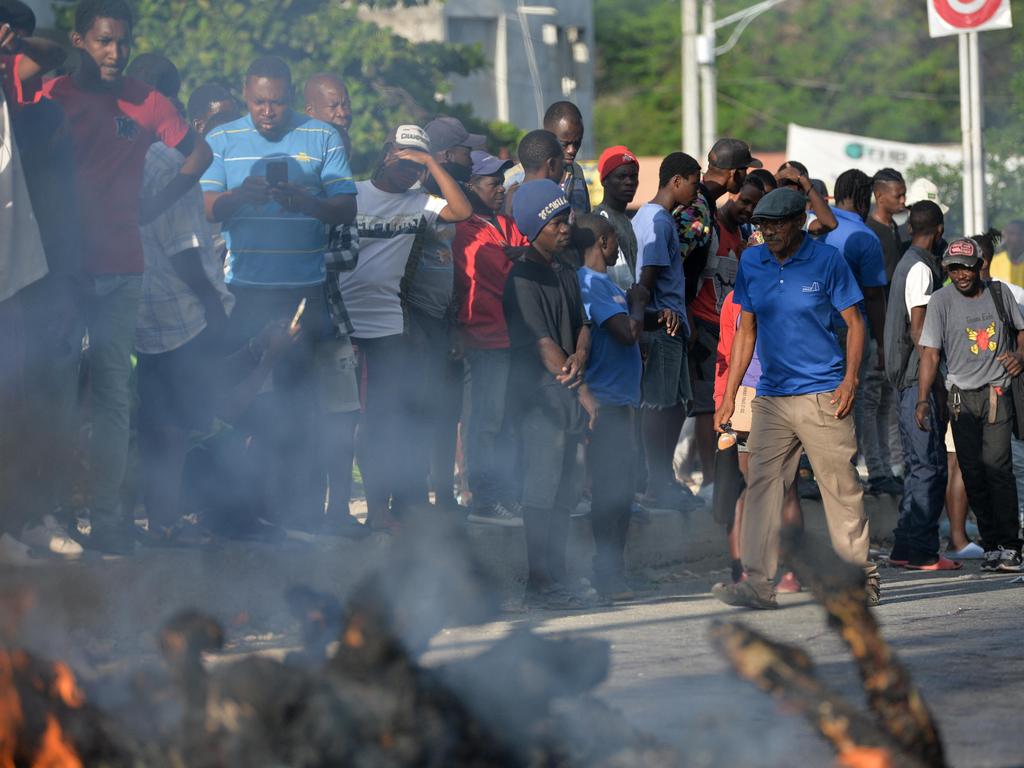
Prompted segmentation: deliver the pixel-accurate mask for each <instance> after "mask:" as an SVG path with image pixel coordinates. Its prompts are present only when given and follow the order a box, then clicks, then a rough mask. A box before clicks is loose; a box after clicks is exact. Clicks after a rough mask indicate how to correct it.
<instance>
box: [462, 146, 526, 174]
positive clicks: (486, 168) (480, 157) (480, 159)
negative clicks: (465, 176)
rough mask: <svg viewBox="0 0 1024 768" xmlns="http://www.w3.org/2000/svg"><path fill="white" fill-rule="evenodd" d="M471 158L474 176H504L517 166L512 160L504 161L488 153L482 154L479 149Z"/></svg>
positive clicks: (470, 154)
mask: <svg viewBox="0 0 1024 768" xmlns="http://www.w3.org/2000/svg"><path fill="white" fill-rule="evenodd" d="M469 157H470V159H472V161H473V170H472V171H471V173H472V174H473V175H474V176H498V175H499V174H501V175H504V173H505V171H507V170H508V169H509V168H511V167H512V166H513V165H515V163H513V162H512V161H511V160H502V159H501V158H499V157H495V156H494V155H491V154H488V153H487V152H482V151H481V150H479V149H477V150H474V151H473V152H470V153H469Z"/></svg>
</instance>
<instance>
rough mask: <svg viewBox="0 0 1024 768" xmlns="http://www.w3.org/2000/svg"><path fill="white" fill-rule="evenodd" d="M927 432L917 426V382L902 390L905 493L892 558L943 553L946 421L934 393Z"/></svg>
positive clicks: (920, 560)
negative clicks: (940, 540)
mask: <svg viewBox="0 0 1024 768" xmlns="http://www.w3.org/2000/svg"><path fill="white" fill-rule="evenodd" d="M930 400H931V404H932V407H931V412H930V416H929V420H928V422H929V426H930V427H931V429H930V430H929V431H927V432H925V431H923V430H921V429H920V428H919V427H918V426H917V418H916V416H915V414H916V411H917V386H916V385H915V386H912V387H906V388H904V389H902V390H901V391H900V400H899V418H900V438H901V440H902V441H903V460H904V462H905V465H906V469H905V471H904V478H905V479H904V485H903V496H902V498H901V499H900V516H899V521H898V522H897V524H896V529H895V530H894V531H893V538H894V543H893V547H892V555H891V557H892V559H894V560H909V561H910V562H911V563H912V564H913V565H926V564H928V563H930V562H933V561H934V560H935V558H936V557H938V554H939V517H940V515H941V514H942V507H943V505H944V504H945V497H946V479H947V472H946V422H945V420H944V419H941V418H940V417H939V412H938V407H937V405H936V402H935V396H934V395H932V397H931V398H930Z"/></svg>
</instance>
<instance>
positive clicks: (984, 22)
mask: <svg viewBox="0 0 1024 768" xmlns="http://www.w3.org/2000/svg"><path fill="white" fill-rule="evenodd" d="M1012 24H1013V21H1012V19H1011V14H1010V0H928V27H929V31H930V32H931V35H932V37H941V36H944V35H956V34H961V33H964V32H982V31H984V30H988V29H1006V28H1007V27H1010V26H1012Z"/></svg>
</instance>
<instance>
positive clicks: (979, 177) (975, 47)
mask: <svg viewBox="0 0 1024 768" xmlns="http://www.w3.org/2000/svg"><path fill="white" fill-rule="evenodd" d="M967 50H968V57H969V58H970V72H971V165H972V174H971V183H972V184H973V186H974V191H973V193H972V195H971V198H972V200H973V202H974V221H973V222H972V229H971V232H973V233H975V234H979V235H980V234H982V233H983V232H984V231H985V230H986V229H988V221H987V218H988V217H987V216H986V210H985V142H984V129H985V112H984V108H983V106H982V100H981V88H982V85H981V39H980V38H979V37H978V33H977V32H969V33H968V34H967Z"/></svg>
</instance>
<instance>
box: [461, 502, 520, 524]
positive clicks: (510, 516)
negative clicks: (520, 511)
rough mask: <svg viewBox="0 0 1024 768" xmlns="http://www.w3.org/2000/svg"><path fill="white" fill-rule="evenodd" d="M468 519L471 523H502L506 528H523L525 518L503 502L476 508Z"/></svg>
mask: <svg viewBox="0 0 1024 768" xmlns="http://www.w3.org/2000/svg"><path fill="white" fill-rule="evenodd" d="M466 519H467V520H468V521H469V522H471V523H483V524H486V525H501V526H504V527H506V528H522V526H523V518H521V517H519V516H517V515H516V514H515V513H514V512H512V510H510V509H509V508H508V507H506V506H505V505H504V504H502V503H501V502H497V503H496V504H494V505H493V506H490V507H485V508H482V509H474V510H473V511H472V512H470V513H469V516H468V517H467V518H466Z"/></svg>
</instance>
